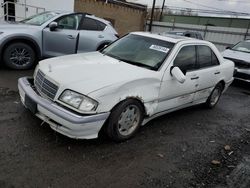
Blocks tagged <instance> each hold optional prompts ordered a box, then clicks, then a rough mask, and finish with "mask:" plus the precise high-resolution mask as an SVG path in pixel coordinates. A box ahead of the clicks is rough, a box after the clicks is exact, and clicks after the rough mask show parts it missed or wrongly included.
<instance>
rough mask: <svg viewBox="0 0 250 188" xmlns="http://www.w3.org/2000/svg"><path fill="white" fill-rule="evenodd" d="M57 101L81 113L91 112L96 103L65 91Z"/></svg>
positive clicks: (80, 95) (72, 92)
mask: <svg viewBox="0 0 250 188" xmlns="http://www.w3.org/2000/svg"><path fill="white" fill-rule="evenodd" d="M59 100H60V101H62V102H64V103H66V104H68V105H70V106H72V107H74V108H76V109H78V110H80V111H83V112H91V111H94V110H95V109H96V108H97V105H98V103H97V102H96V101H94V100H93V99H91V98H89V97H87V96H84V95H82V94H79V93H77V92H74V91H71V90H65V91H64V92H63V93H62V95H61V96H60V97H59Z"/></svg>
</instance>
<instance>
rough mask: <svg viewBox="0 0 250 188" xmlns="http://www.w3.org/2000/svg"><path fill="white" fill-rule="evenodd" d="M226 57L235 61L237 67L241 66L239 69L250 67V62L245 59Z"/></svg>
mask: <svg viewBox="0 0 250 188" xmlns="http://www.w3.org/2000/svg"><path fill="white" fill-rule="evenodd" d="M225 59H229V60H231V61H233V62H234V64H235V67H237V68H239V69H241V68H242V69H250V63H247V62H245V61H242V60H239V59H233V58H227V57H225Z"/></svg>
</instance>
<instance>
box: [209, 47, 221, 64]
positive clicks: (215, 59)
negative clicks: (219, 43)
mask: <svg viewBox="0 0 250 188" xmlns="http://www.w3.org/2000/svg"><path fill="white" fill-rule="evenodd" d="M211 52H212V65H219V64H220V63H219V60H218V58H217V56H216V55H215V54H214V52H213V51H212V50H211Z"/></svg>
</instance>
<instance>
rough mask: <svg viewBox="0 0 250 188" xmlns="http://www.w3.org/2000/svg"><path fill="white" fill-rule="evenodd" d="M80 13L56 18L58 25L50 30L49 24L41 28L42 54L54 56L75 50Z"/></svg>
mask: <svg viewBox="0 0 250 188" xmlns="http://www.w3.org/2000/svg"><path fill="white" fill-rule="evenodd" d="M81 19H82V14H70V15H66V16H62V17H60V18H58V19H56V20H55V21H54V22H56V23H57V24H58V27H57V28H56V29H55V30H54V31H51V30H50V28H49V26H48V27H46V28H45V29H44V30H43V56H44V57H55V56H61V55H66V54H74V53H76V52H77V48H78V40H79V30H78V27H79V24H80V22H81Z"/></svg>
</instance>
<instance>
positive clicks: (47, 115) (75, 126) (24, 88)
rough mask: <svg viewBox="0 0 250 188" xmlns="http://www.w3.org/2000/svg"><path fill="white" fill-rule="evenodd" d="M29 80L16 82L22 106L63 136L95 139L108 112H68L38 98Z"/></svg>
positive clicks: (23, 79)
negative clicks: (82, 113)
mask: <svg viewBox="0 0 250 188" xmlns="http://www.w3.org/2000/svg"><path fill="white" fill-rule="evenodd" d="M29 80H31V79H30V78H28V77H23V78H20V79H19V80H18V89H19V94H20V97H21V101H22V103H23V105H24V106H25V107H26V108H28V109H29V110H30V111H32V112H33V113H34V114H35V115H36V116H37V117H38V118H40V119H41V120H43V121H45V122H46V123H48V124H49V125H50V127H51V128H52V129H53V130H55V131H56V132H59V133H61V134H63V135H65V136H68V137H70V138H75V139H92V138H97V137H98V133H99V131H100V129H101V128H102V126H103V124H104V123H105V121H106V120H107V118H108V117H109V114H110V112H106V113H100V114H95V115H78V114H75V113H73V112H71V111H68V110H66V109H64V108H62V107H60V106H59V105H57V104H56V103H55V102H53V101H49V100H47V99H44V98H42V97H40V96H39V95H38V94H37V93H36V92H35V91H34V89H33V85H32V83H31V82H30V81H29Z"/></svg>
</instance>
